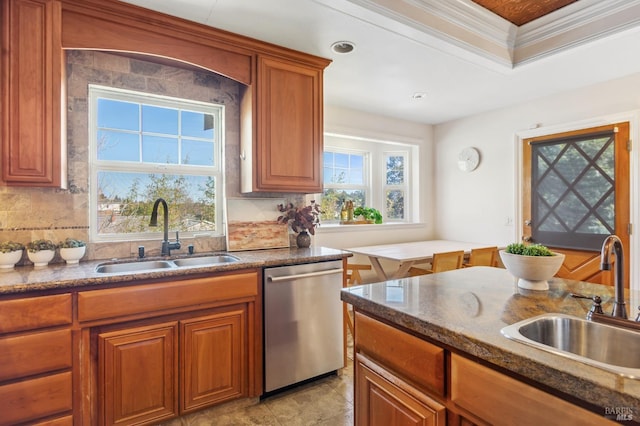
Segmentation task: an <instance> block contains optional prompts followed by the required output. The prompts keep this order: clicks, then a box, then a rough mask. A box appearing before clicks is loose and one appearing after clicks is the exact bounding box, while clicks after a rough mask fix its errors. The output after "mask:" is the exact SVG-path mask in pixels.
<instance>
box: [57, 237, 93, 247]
mask: <svg viewBox="0 0 640 426" xmlns="http://www.w3.org/2000/svg"><path fill="white" fill-rule="evenodd" d="M86 245H87V243H85V242H84V241H82V240H76V239H74V238H67V239H65V240H64V241H61V242H60V243H59V244H58V247H60V248H75V247H85V246H86Z"/></svg>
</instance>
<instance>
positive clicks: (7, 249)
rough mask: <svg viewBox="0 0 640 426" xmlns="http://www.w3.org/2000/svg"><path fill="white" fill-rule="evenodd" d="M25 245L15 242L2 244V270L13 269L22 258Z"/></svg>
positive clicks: (0, 244) (0, 264)
mask: <svg viewBox="0 0 640 426" xmlns="http://www.w3.org/2000/svg"><path fill="white" fill-rule="evenodd" d="M22 250H24V245H23V244H21V243H16V242H15V241H3V242H1V243H0V269H13V267H14V266H15V264H16V263H18V262H19V261H20V259H21V258H22Z"/></svg>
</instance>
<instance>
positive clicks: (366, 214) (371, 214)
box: [353, 207, 382, 224]
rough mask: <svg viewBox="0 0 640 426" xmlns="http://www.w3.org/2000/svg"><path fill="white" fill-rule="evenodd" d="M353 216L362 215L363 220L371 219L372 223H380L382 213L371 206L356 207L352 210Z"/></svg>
mask: <svg viewBox="0 0 640 426" xmlns="http://www.w3.org/2000/svg"><path fill="white" fill-rule="evenodd" d="M353 216H355V217H358V216H362V217H363V218H364V220H371V221H373V222H374V223H378V224H380V223H382V213H380V210H378V209H374V208H373V207H356V208H355V209H354V210H353Z"/></svg>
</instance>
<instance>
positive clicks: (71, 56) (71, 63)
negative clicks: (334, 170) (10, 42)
mask: <svg viewBox="0 0 640 426" xmlns="http://www.w3.org/2000/svg"><path fill="white" fill-rule="evenodd" d="M66 73H67V156H68V179H69V187H68V189H64V190H63V189H54V188H28V187H6V186H4V187H1V186H0V241H6V240H14V241H18V242H22V243H27V242H28V241H31V240H34V239H40V238H45V239H50V240H53V241H54V242H57V241H61V240H64V239H65V238H67V237H71V238H77V239H81V240H84V241H87V242H88V250H87V254H86V255H85V259H109V258H122V257H130V256H137V253H138V246H140V245H144V246H145V249H146V252H147V253H148V254H149V255H157V254H159V252H160V240H159V239H158V240H152V241H150V240H145V241H126V242H109V243H92V242H91V241H90V226H91V224H90V219H89V209H90V206H89V177H88V176H89V170H88V168H89V166H88V156H89V149H88V148H89V147H88V106H87V105H88V102H87V96H88V85H89V84H100V85H104V86H112V87H119V88H126V89H132V90H138V91H144V92H148V93H154V94H159V95H168V96H174V97H182V98H189V99H194V100H199V101H204V102H216V103H221V104H224V105H225V150H224V152H225V192H226V195H227V196H228V197H249V198H250V197H253V196H255V197H260V198H265V197H274V198H275V197H279V198H283V196H282V194H241V193H240V160H239V158H240V93H241V86H242V85H241V84H240V83H238V82H236V81H234V80H231V79H228V78H226V77H224V76H221V75H218V74H215V73H212V72H208V71H206V70H202V69H197V68H195V67H189V66H173V65H172V64H165V63H162V64H159V63H156V62H151V61H147V60H144V57H141V56H130V55H127V56H122V55H117V54H111V53H106V52H101V51H90V50H82V51H80V50H78V51H67V52H66ZM285 198H288V199H291V200H292V201H294V202H296V201H300V199H301V198H302V196H301V195H295V194H287V195H286V197H285ZM276 215H277V211H276V210H275V207H274V218H275V217H276ZM182 242H183V248H184V250H183V251H184V252H185V253H186V245H188V244H193V245H194V246H195V249H196V252H198V251H216V250H225V249H226V243H225V238H224V237H200V238H193V239H183V241H182ZM180 252H182V251H180ZM56 256H58V255H56ZM25 260H26V254H25V255H24V256H23V260H22V261H21V263H24V262H25ZM56 261H60V259H59V258H58V257H56V259H54V261H53V262H56Z"/></svg>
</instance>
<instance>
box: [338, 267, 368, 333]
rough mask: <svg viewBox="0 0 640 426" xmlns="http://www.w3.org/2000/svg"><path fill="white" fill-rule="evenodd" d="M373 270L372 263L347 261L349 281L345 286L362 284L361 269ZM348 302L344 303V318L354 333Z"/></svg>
mask: <svg viewBox="0 0 640 426" xmlns="http://www.w3.org/2000/svg"><path fill="white" fill-rule="evenodd" d="M369 270H371V265H364V264H360V263H347V282H346V286H345V287H350V286H352V285H358V284H362V275H360V271H369ZM348 306H349V305H348V304H346V303H345V304H344V319H345V321H346V322H347V326H348V327H349V331H350V332H351V335H352V336H354V334H353V319H352V318H351V314H350V312H349V311H350V310H349V308H348Z"/></svg>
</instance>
